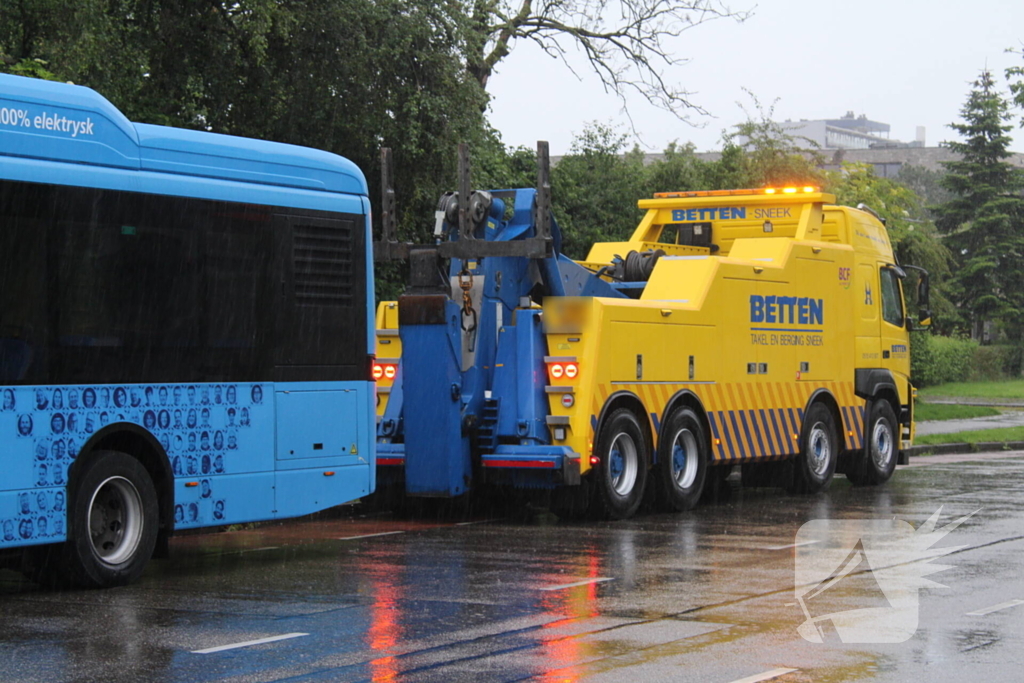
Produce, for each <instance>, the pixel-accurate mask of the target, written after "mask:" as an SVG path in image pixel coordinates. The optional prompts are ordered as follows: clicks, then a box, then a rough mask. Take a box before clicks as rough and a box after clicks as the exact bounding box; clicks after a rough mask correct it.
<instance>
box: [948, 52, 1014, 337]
mask: <svg viewBox="0 0 1024 683" xmlns="http://www.w3.org/2000/svg"><path fill="white" fill-rule="evenodd" d="M960 113H961V116H962V117H963V122H962V123H953V124H950V127H951V128H953V129H954V130H955V131H956V132H957V133H959V134H960V136H961V137H962V138H963V139H962V141H958V142H949V143H946V144H947V145H948V146H949V148H950V149H951V150H952V151H954V152H956V153H957V155H958V156H959V157H960V159H959V160H958V161H950V162H946V163H945V166H946V171H947V175H946V176H945V178H943V181H942V184H943V186H944V187H945V188H946V189H947V190H949V191H950V192H952V193H953V194H954V195H955V196H954V198H953V199H951V200H949V201H947V202H945V203H944V204H941V205H940V206H939V207H937V214H938V220H937V221H936V224H937V226H938V228H939V230H941V231H942V232H944V233H946V235H947V237H946V239H945V242H946V245H947V246H948V247H949V249H950V251H951V252H952V254H953V259H954V261H955V263H956V267H955V268H954V273H953V280H954V292H953V296H954V299H955V301H956V303H957V304H958V306H959V308H960V310H961V312H962V314H963V317H964V319H965V320H966V321H967V322H968V323H969V325H970V332H971V336H972V337H973V338H975V339H982V337H983V331H984V326H985V323H986V322H992V323H994V324H995V325H996V327H997V328H998V330H1000V331H1001V332H1002V333H1003V334H1005V336H1006V338H1007V341H1009V342H1010V343H1013V344H1016V345H1024V195H1022V191H1024V170H1021V169H1018V168H1015V167H1014V166H1013V165H1012V164H1010V163H1009V162H1008V161H1007V159H1008V158H1009V157H1010V144H1011V142H1012V139H1011V137H1010V135H1009V131H1010V130H1011V128H1012V126H1011V125H1010V124H1009V123H1008V121H1009V120H1010V118H1011V114H1010V112H1009V103H1008V101H1007V99H1006V98H1005V97H1004V95H1003V94H1002V93H1001V92H1000V91H999V90H998V89H997V87H996V85H995V82H994V81H993V79H992V74H991V73H989V72H988V71H983V72H982V73H981V75H980V76H979V77H978V80H977V81H975V82H974V85H973V89H972V90H971V93H970V95H969V96H968V98H967V102H966V103H965V104H964V106H963V109H961V112H960Z"/></svg>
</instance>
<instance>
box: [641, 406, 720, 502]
mask: <svg viewBox="0 0 1024 683" xmlns="http://www.w3.org/2000/svg"><path fill="white" fill-rule="evenodd" d="M707 469H708V446H707V439H706V438H705V436H704V429H703V427H701V424H700V420H699V419H698V418H697V414H696V413H695V412H693V411H692V410H690V409H689V408H679V409H677V410H674V411H672V414H671V415H669V417H668V420H666V421H665V428H664V431H663V437H662V438H661V441H660V442H659V444H658V464H657V465H656V467H655V469H654V477H655V481H654V484H655V493H656V495H657V506H658V509H659V510H661V511H663V512H683V511H685V510H690V509H692V508H693V507H694V506H695V505H696V504H697V502H698V501H699V500H700V496H701V492H702V491H703V490H704V482H705V479H706V477H707Z"/></svg>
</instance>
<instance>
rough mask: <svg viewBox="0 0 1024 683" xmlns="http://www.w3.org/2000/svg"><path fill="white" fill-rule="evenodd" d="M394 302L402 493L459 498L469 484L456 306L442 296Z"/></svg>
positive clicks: (413, 297)
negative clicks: (402, 439)
mask: <svg viewBox="0 0 1024 683" xmlns="http://www.w3.org/2000/svg"><path fill="white" fill-rule="evenodd" d="M398 306H399V319H400V320H401V321H402V325H401V327H400V328H399V335H400V336H401V339H402V392H403V406H402V413H403V424H404V433H405V492H406V494H408V495H410V496H424V497H451V496H457V495H459V494H462V493H465V492H467V491H468V490H469V488H470V484H471V482H472V463H471V460H470V453H469V445H470V444H469V438H468V437H466V436H463V433H462V372H461V370H462V368H461V362H462V361H461V357H462V350H461V349H462V347H461V338H460V331H461V330H460V319H461V318H460V308H459V306H458V305H457V304H456V303H455V302H453V301H451V300H450V299H449V298H448V297H447V296H446V295H444V294H431V295H422V296H403V297H401V298H400V299H399V301H398Z"/></svg>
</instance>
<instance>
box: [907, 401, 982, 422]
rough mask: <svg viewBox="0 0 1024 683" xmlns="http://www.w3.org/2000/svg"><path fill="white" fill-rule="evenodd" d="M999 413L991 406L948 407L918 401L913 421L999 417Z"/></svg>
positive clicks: (943, 404) (947, 405)
mask: <svg viewBox="0 0 1024 683" xmlns="http://www.w3.org/2000/svg"><path fill="white" fill-rule="evenodd" d="M999 414H1000V411H999V410H998V409H996V408H992V407H991V406H965V405H950V404H948V403H925V402H924V401H918V402H917V405H915V406H914V419H915V420H919V421H920V420H966V419H968V418H971V417H989V416H991V415H999Z"/></svg>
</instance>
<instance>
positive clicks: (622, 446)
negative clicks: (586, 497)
mask: <svg viewBox="0 0 1024 683" xmlns="http://www.w3.org/2000/svg"><path fill="white" fill-rule="evenodd" d="M647 450H648V449H647V440H646V439H645V438H644V432H643V428H642V427H641V426H640V421H639V420H638V419H637V417H636V415H635V414H634V413H633V411H632V410H630V409H629V408H618V409H616V410H615V411H613V412H612V414H611V415H609V416H608V418H607V419H606V420H605V421H604V424H603V425H602V427H601V432H600V434H599V435H598V439H597V445H596V448H595V449H594V452H595V454H597V456H598V457H599V458H600V461H599V462H598V463H597V465H596V466H595V468H594V472H593V474H592V476H593V477H594V499H593V504H592V505H591V509H592V511H593V513H594V516H595V517H598V518H599V519H628V518H630V517H632V516H633V515H634V514H635V513H636V511H637V508H639V507H640V503H641V502H642V500H643V495H644V486H645V485H646V483H647V464H648V463H649V462H650V457H648V454H647Z"/></svg>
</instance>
